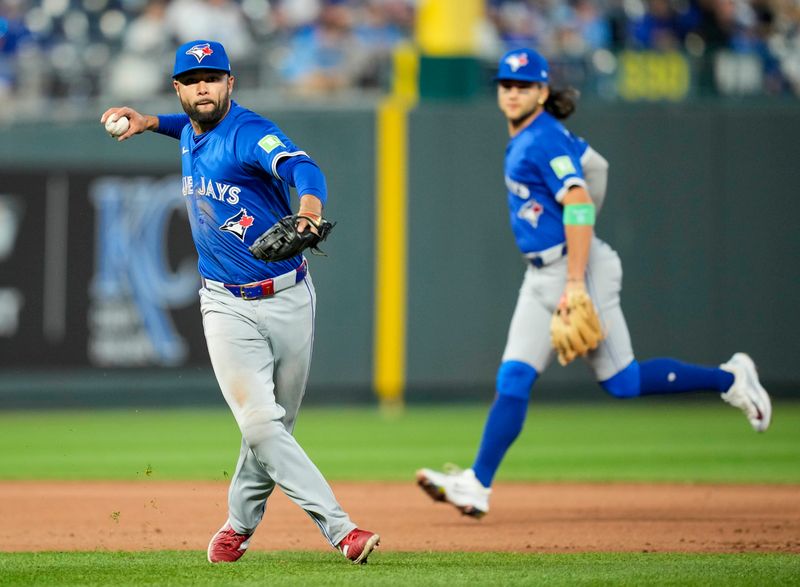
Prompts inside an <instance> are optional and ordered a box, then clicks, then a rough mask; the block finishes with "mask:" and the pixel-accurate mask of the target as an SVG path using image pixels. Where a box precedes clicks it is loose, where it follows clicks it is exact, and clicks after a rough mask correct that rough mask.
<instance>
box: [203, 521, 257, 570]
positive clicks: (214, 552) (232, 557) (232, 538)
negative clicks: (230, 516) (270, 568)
mask: <svg viewBox="0 0 800 587" xmlns="http://www.w3.org/2000/svg"><path fill="white" fill-rule="evenodd" d="M250 536H251V534H237V533H236V532H235V531H234V529H233V528H231V525H230V523H229V522H225V525H224V526H222V528H220V529H219V530H218V531H217V533H216V534H214V536H212V537H211V542H209V543H208V562H210V563H235V562H236V561H238V560H239V559H240V558H242V555H243V554H244V553H245V551H246V550H247V547H248V546H249V545H250Z"/></svg>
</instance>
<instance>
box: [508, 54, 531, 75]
mask: <svg viewBox="0 0 800 587" xmlns="http://www.w3.org/2000/svg"><path fill="white" fill-rule="evenodd" d="M506 64H507V65H508V66H509V67H510V68H511V71H513V72H514V73H516V72H517V70H518V69H519V68H520V67H525V66H526V65H528V55H527V54H526V53H512V54H511V55H509V56H508V57H506Z"/></svg>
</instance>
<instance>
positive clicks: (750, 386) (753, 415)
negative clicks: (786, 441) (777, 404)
mask: <svg viewBox="0 0 800 587" xmlns="http://www.w3.org/2000/svg"><path fill="white" fill-rule="evenodd" d="M720 368H721V369H723V370H725V371H728V372H729V373H733V377H734V379H733V385H731V388H730V389H729V390H728V391H726V392H724V393H723V394H721V397H722V399H724V400H725V401H726V402H728V403H729V404H730V405H732V406H733V407H735V408H739V409H740V410H742V411H743V412H744V415H745V416H747V419H748V420H749V421H750V425H751V426H752V427H753V430H755V431H756V432H764V431H765V430H766V429H767V428H769V423H770V420H772V402H770V399H769V394H768V393H767V390H766V389H764V388H763V387H762V385H761V383H760V382H759V381H758V372H757V371H756V365H755V363H753V359H751V358H750V356H749V355H747V354H746V353H736V354H734V355H733V356H732V357H731V358H730V359H729V360H728V362H727V363H723V364H722V365H720Z"/></svg>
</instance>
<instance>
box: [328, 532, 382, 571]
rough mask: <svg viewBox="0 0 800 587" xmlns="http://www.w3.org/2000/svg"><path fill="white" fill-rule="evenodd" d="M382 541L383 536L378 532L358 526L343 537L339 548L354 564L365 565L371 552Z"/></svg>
mask: <svg viewBox="0 0 800 587" xmlns="http://www.w3.org/2000/svg"><path fill="white" fill-rule="evenodd" d="M380 543H381V537H380V536H378V535H377V534H374V533H372V532H367V531H366V530H359V529H358V528H356V529H355V530H353V531H352V532H350V534H348V535H347V536H345V537H344V538H343V539H342V541H341V542H340V543H339V544H338V548H339V550H340V551H341V552H342V554H343V555H344V557H345V558H346V559H348V560H350V561H353V564H357V565H364V564H366V563H367V557H368V556H369V553H371V552H372V551H373V550H375V547H376V546H378V545H379V544H380Z"/></svg>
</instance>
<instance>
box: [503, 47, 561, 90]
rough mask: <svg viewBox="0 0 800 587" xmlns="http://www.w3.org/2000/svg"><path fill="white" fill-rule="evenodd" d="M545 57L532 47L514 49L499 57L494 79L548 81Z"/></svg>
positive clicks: (529, 81)
mask: <svg viewBox="0 0 800 587" xmlns="http://www.w3.org/2000/svg"><path fill="white" fill-rule="evenodd" d="M549 69H550V68H549V66H548V65H547V59H545V58H544V57H542V56H541V55H540V54H539V53H537V52H536V51H534V50H533V49H514V50H512V51H508V52H507V53H506V54H505V55H503V56H502V57H501V58H500V63H499V64H498V66H497V75H496V76H495V78H494V79H495V81H498V82H499V81H503V80H511V81H520V82H528V83H534V82H539V83H548V78H549V77H550V75H549V73H548V70H549Z"/></svg>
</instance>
